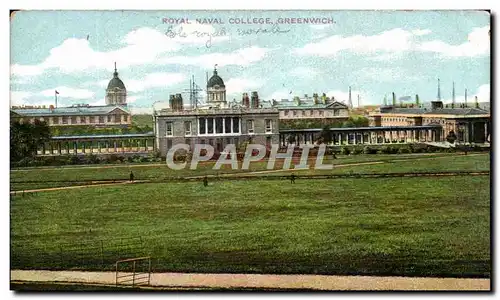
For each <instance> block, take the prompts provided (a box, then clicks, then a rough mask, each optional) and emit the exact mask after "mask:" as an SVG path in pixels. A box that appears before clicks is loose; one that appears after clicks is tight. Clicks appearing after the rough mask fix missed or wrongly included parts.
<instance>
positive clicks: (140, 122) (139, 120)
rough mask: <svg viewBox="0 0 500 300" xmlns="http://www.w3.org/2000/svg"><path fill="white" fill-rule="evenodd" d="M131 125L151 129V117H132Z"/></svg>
mask: <svg viewBox="0 0 500 300" xmlns="http://www.w3.org/2000/svg"><path fill="white" fill-rule="evenodd" d="M132 124H134V125H137V126H146V125H147V126H149V127H151V128H153V116H152V115H132Z"/></svg>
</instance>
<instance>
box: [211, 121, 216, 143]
mask: <svg viewBox="0 0 500 300" xmlns="http://www.w3.org/2000/svg"><path fill="white" fill-rule="evenodd" d="M212 124H213V127H212V128H213V129H214V134H216V133H217V131H216V130H215V117H213V118H212ZM214 143H215V142H214Z"/></svg>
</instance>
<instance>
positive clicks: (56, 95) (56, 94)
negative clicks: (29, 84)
mask: <svg viewBox="0 0 500 300" xmlns="http://www.w3.org/2000/svg"><path fill="white" fill-rule="evenodd" d="M54 95H55V96H56V108H57V91H55V93H54Z"/></svg>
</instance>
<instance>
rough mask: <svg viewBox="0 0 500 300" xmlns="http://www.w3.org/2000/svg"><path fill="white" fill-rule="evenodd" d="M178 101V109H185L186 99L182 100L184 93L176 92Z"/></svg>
mask: <svg viewBox="0 0 500 300" xmlns="http://www.w3.org/2000/svg"><path fill="white" fill-rule="evenodd" d="M175 96H176V97H175V98H176V100H177V101H176V102H177V110H183V109H184V101H183V100H182V94H176V95H175Z"/></svg>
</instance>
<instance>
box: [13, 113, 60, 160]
mask: <svg viewBox="0 0 500 300" xmlns="http://www.w3.org/2000/svg"><path fill="white" fill-rule="evenodd" d="M50 136H51V135H50V129H49V126H48V125H47V123H46V122H40V121H38V120H36V121H35V122H34V123H33V124H31V123H19V122H17V121H16V122H11V124H10V161H11V163H13V162H18V161H20V160H22V159H29V158H34V157H35V156H36V154H37V153H36V152H37V149H38V146H39V145H41V144H43V143H46V142H48V141H49V140H50Z"/></svg>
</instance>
